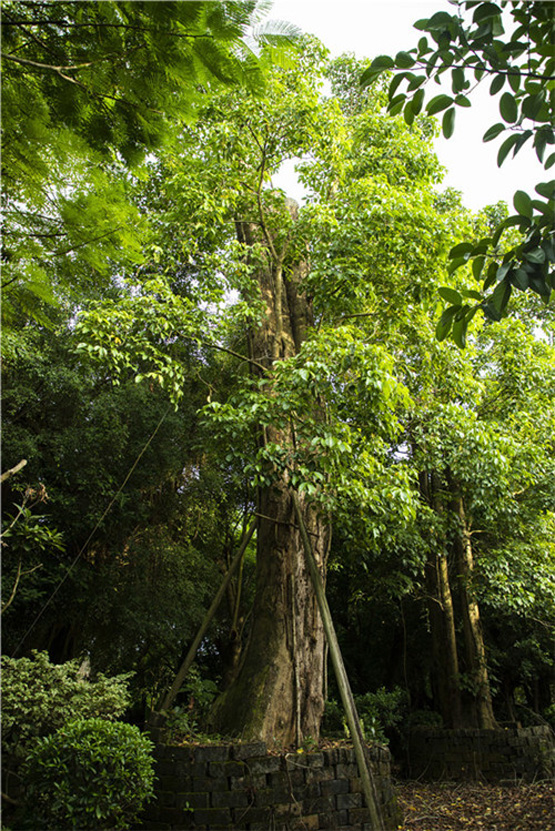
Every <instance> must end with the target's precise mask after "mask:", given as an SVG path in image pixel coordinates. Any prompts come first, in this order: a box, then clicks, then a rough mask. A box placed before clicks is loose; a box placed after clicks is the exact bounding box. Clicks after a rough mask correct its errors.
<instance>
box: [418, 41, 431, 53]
mask: <svg viewBox="0 0 555 831" xmlns="http://www.w3.org/2000/svg"><path fill="white" fill-rule="evenodd" d="M429 51H430V47H429V46H428V38H426V37H422V38H420V40H419V41H418V54H419V55H424V54H425V53H426V52H429Z"/></svg>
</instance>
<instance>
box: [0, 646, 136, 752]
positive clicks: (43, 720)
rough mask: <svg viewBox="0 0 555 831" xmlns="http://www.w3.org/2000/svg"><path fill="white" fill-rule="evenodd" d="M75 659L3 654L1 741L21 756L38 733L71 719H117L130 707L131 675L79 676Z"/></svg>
mask: <svg viewBox="0 0 555 831" xmlns="http://www.w3.org/2000/svg"><path fill="white" fill-rule="evenodd" d="M79 665H80V662H79V661H67V663H65V664H52V663H50V660H49V658H48V654H47V653H46V652H35V653H33V657H32V658H7V657H3V658H2V745H3V749H4V752H6V753H10V754H14V755H16V756H20V757H22V756H24V755H25V753H26V751H27V749H28V747H29V746H30V745H31V744H32V743H33V741H34V740H35V739H36V738H37V737H41V736H45V735H48V734H49V733H53V732H54V731H55V730H57V729H58V728H59V727H63V726H64V725H65V724H67V723H68V722H69V721H74V720H75V719H78V718H82V719H86V718H94V717H96V716H102V717H103V718H105V719H109V720H114V719H117V718H119V717H120V716H121V715H122V713H123V712H124V711H125V709H126V708H127V707H128V705H129V694H128V692H127V680H128V678H129V676H130V674H129V673H128V674H126V675H118V676H115V677H114V678H106V677H104V676H103V675H98V677H97V678H96V679H95V680H94V681H88V680H86V679H85V678H80V677H79Z"/></svg>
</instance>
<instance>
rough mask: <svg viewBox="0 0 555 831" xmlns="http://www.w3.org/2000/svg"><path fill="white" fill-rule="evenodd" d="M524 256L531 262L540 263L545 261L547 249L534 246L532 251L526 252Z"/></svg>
mask: <svg viewBox="0 0 555 831" xmlns="http://www.w3.org/2000/svg"><path fill="white" fill-rule="evenodd" d="M524 257H525V258H526V259H527V260H528V262H529V263H535V264H537V265H540V264H541V263H544V262H545V251H544V250H543V248H534V249H533V250H532V251H527V252H526V253H525V254H524Z"/></svg>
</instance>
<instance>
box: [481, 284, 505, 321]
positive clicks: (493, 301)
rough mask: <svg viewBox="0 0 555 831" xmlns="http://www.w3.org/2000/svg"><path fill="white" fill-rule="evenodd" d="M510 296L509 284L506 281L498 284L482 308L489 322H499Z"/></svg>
mask: <svg viewBox="0 0 555 831" xmlns="http://www.w3.org/2000/svg"><path fill="white" fill-rule="evenodd" d="M510 296H511V284H510V283H509V282H506V281H503V282H501V283H499V284H498V285H497V286H496V287H495V289H494V290H493V292H492V295H491V297H490V298H489V300H488V302H487V303H486V304H485V306H484V313H485V314H486V316H487V317H489V318H490V320H501V318H502V317H503V312H504V311H505V309H506V307H507V303H508V302H509V298H510Z"/></svg>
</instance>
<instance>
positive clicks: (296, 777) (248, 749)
mask: <svg viewBox="0 0 555 831" xmlns="http://www.w3.org/2000/svg"><path fill="white" fill-rule="evenodd" d="M155 758H156V767H157V776H158V781H157V785H156V801H155V802H153V803H152V804H151V806H150V807H149V808H148V810H147V813H146V815H145V821H144V825H143V829H145V831H147V829H150V831H158V830H159V829H160V831H162V830H164V831H166V829H172V830H173V829H175V830H177V829H199V831H200V829H210V831H212V829H235V831H269V829H272V830H273V831H282V830H283V831H320V830H322V831H324V829H325V831H328V829H330V830H331V829H336V831H372V830H371V826H370V818H369V813H368V810H367V808H366V807H365V802H364V797H363V793H362V783H361V780H360V778H359V774H358V768H357V765H356V760H355V755H354V751H353V749H352V748H350V747H336V748H331V749H327V750H321V751H316V752H310V753H306V752H303V753H296V752H291V753H281V754H270V753H268V752H267V748H266V746H265V745H264V744H262V743H251V744H235V745H207V746H203V747H199V746H194V745H187V746H180V747H172V746H162V745H159V746H158V747H157V749H156V751H155ZM369 758H370V760H371V763H372V768H373V772H374V779H375V783H376V789H377V792H378V799H379V801H380V803H381V805H382V807H383V811H384V815H385V818H386V826H387V828H391V829H393V828H397V827H398V820H399V816H398V809H397V804H396V800H395V794H394V791H393V787H392V784H391V778H390V754H389V751H388V750H387V749H386V748H384V747H380V746H375V747H372V748H369Z"/></svg>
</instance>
